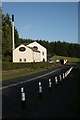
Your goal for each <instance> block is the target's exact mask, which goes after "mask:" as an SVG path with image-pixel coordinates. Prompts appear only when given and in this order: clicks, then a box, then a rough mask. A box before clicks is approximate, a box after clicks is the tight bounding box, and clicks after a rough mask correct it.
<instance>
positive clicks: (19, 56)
mask: <svg viewBox="0 0 80 120" xmlns="http://www.w3.org/2000/svg"><path fill="white" fill-rule="evenodd" d="M12 57H13V58H12V60H13V62H42V61H45V62H46V61H47V49H46V48H45V47H43V46H42V45H40V44H39V43H37V42H33V43H30V44H28V45H27V44H26V43H25V44H21V45H20V46H18V47H17V48H15V43H14V15H12Z"/></svg>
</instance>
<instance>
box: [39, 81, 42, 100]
mask: <svg viewBox="0 0 80 120" xmlns="http://www.w3.org/2000/svg"><path fill="white" fill-rule="evenodd" d="M39 97H40V98H41V97H42V85H41V82H39Z"/></svg>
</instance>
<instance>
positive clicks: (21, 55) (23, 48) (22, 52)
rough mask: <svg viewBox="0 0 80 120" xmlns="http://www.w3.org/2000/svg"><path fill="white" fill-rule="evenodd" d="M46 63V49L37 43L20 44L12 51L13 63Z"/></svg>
mask: <svg viewBox="0 0 80 120" xmlns="http://www.w3.org/2000/svg"><path fill="white" fill-rule="evenodd" d="M42 61H47V49H46V48H44V47H43V46H41V45H40V44H39V43H37V42H33V43H30V44H28V45H26V44H21V45H20V46H18V47H17V48H16V49H14V50H13V62H42Z"/></svg>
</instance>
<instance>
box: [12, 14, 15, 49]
mask: <svg viewBox="0 0 80 120" xmlns="http://www.w3.org/2000/svg"><path fill="white" fill-rule="evenodd" d="M14 49H15V45H14V15H12V51H13V50H14Z"/></svg>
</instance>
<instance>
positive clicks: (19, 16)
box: [2, 2, 78, 43]
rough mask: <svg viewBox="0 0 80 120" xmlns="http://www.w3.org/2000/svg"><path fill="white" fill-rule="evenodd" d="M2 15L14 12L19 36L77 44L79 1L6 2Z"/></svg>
mask: <svg viewBox="0 0 80 120" xmlns="http://www.w3.org/2000/svg"><path fill="white" fill-rule="evenodd" d="M2 11H3V14H6V13H9V15H10V17H11V18H12V14H14V17H15V19H14V25H15V26H16V28H17V30H18V33H19V37H20V38H24V39H33V40H36V39H38V40H40V39H41V40H48V41H50V42H51V41H66V42H69V43H78V3H77V2H3V3H2Z"/></svg>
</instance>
